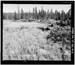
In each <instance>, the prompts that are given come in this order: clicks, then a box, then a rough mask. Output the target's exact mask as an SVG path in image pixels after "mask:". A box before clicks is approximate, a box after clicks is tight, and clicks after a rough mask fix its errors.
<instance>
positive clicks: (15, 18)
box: [14, 12, 17, 20]
mask: <svg viewBox="0 0 75 65" xmlns="http://www.w3.org/2000/svg"><path fill="white" fill-rule="evenodd" d="M14 20H17V14H16V12H14Z"/></svg>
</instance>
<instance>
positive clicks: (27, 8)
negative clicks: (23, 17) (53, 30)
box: [3, 4, 71, 13]
mask: <svg viewBox="0 0 75 65" xmlns="http://www.w3.org/2000/svg"><path fill="white" fill-rule="evenodd" d="M18 7H19V10H20V9H21V8H22V9H23V10H24V12H32V11H33V8H34V7H37V10H38V11H39V10H40V9H41V8H43V9H44V10H46V11H47V10H48V9H49V11H51V9H52V10H53V12H54V11H55V10H58V11H59V12H61V11H62V10H64V11H65V13H66V12H68V10H69V9H70V8H71V4H50V5H49V4H3V12H5V13H9V12H11V13H13V12H15V11H16V12H18Z"/></svg>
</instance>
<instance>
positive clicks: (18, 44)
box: [3, 21, 62, 61]
mask: <svg viewBox="0 0 75 65" xmlns="http://www.w3.org/2000/svg"><path fill="white" fill-rule="evenodd" d="M41 26H42V27H46V25H45V24H42V23H35V22H30V23H27V22H26V23H24V22H19V23H17V22H10V21H4V22H3V60H51V61H52V60H62V52H61V50H60V48H62V45H61V44H59V43H57V42H56V43H54V42H53V41H52V40H51V39H49V40H47V39H46V37H47V35H48V34H49V32H45V31H41V30H39V29H38V28H37V27H41Z"/></svg>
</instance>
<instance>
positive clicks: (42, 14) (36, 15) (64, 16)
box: [3, 7, 71, 24]
mask: <svg viewBox="0 0 75 65" xmlns="http://www.w3.org/2000/svg"><path fill="white" fill-rule="evenodd" d="M30 18H31V19H42V20H44V19H45V20H46V19H47V20H48V19H54V20H61V21H66V20H67V21H69V23H68V24H71V23H70V22H71V9H70V10H69V11H68V12H67V13H65V12H64V10H62V11H61V12H59V11H57V10H55V12H53V10H52V9H51V11H49V10H48V11H45V10H44V9H43V8H41V10H39V11H37V7H35V8H33V12H27V13H25V12H24V10H23V9H21V12H18V13H17V12H14V13H3V19H14V20H19V19H30Z"/></svg>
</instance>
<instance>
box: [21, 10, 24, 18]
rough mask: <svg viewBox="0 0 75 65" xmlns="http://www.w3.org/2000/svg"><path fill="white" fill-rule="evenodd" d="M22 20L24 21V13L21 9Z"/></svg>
mask: <svg viewBox="0 0 75 65" xmlns="http://www.w3.org/2000/svg"><path fill="white" fill-rule="evenodd" d="M21 19H24V11H23V9H21Z"/></svg>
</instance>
